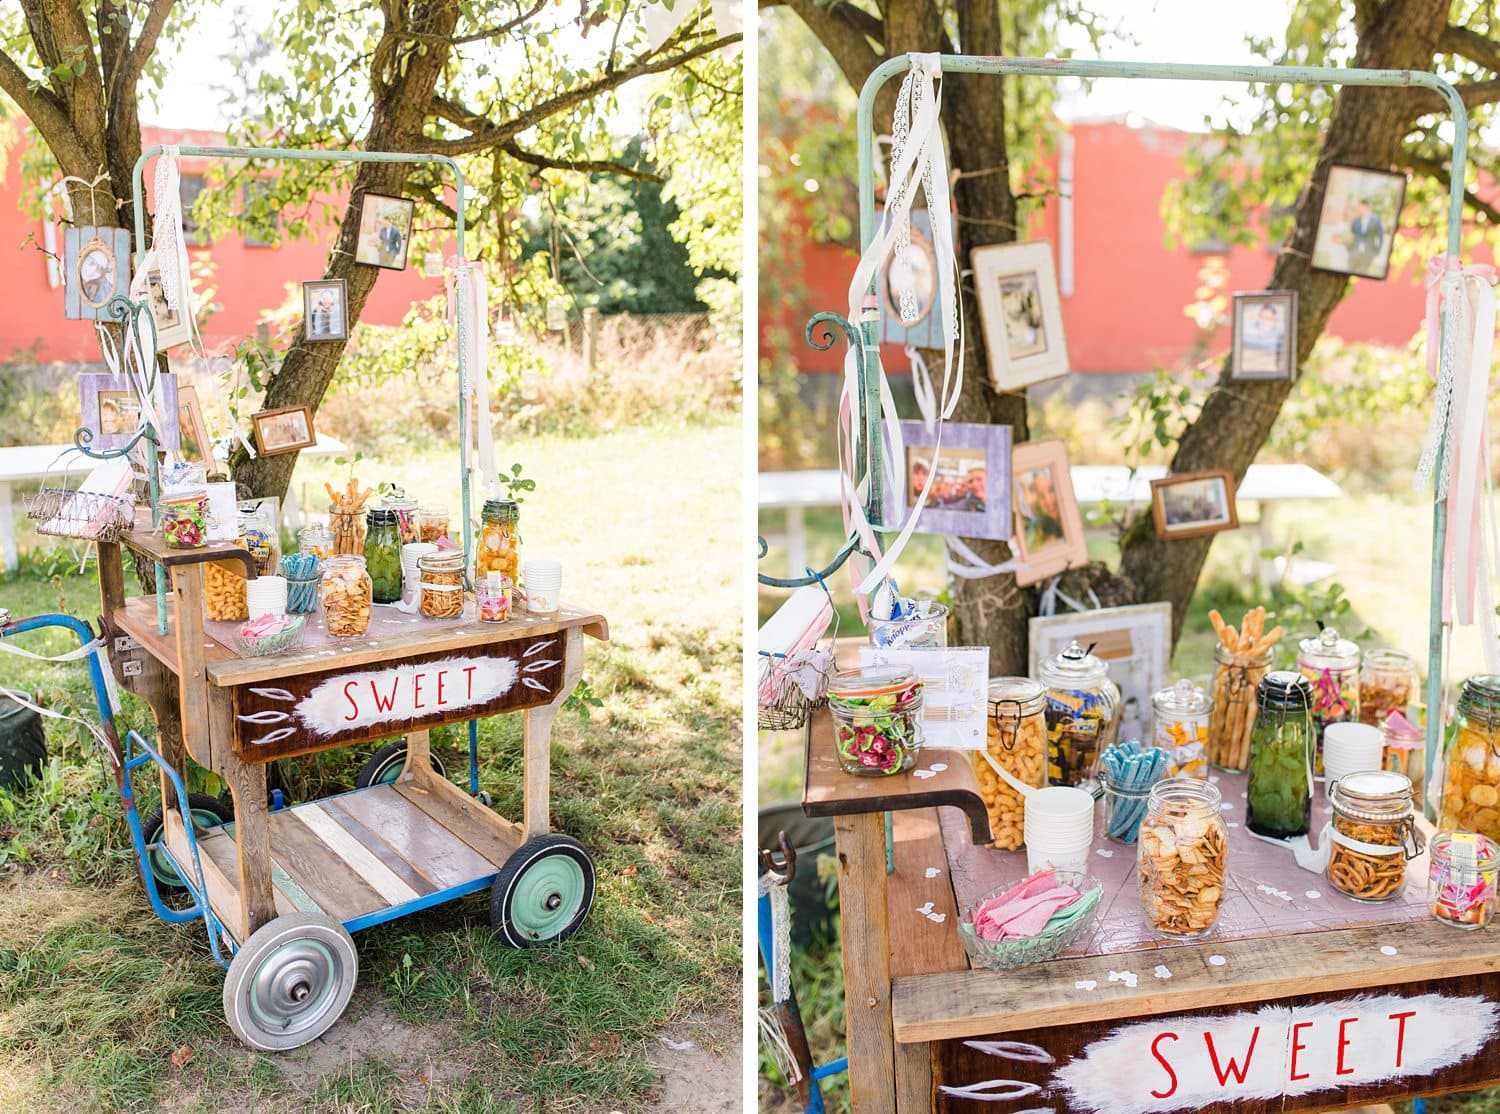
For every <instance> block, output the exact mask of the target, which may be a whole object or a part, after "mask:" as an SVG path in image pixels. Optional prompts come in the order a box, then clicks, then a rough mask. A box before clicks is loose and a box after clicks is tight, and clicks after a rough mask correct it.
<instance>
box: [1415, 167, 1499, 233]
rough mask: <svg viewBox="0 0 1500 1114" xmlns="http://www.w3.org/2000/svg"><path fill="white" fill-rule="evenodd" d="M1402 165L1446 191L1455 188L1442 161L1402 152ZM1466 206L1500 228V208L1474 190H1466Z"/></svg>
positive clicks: (1451, 176) (1451, 177)
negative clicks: (1426, 177)
mask: <svg viewBox="0 0 1500 1114" xmlns="http://www.w3.org/2000/svg"><path fill="white" fill-rule="evenodd" d="M1401 165H1403V166H1405V167H1406V168H1407V169H1408V170H1412V171H1415V172H1416V173H1418V174H1425V175H1427V176H1428V177H1430V178H1433V179H1436V180H1437V181H1438V182H1440V183H1441V184H1442V186H1443V188H1444V189H1452V188H1453V175H1452V174H1450V173H1449V172H1448V164H1447V163H1445V162H1443V160H1442V159H1433V158H1428V157H1427V156H1426V155H1419V154H1417V153H1416V152H1415V151H1403V152H1401ZM1464 204H1465V205H1467V206H1468V207H1469V208H1470V209H1473V210H1474V211H1475V212H1476V213H1479V214H1480V215H1481V216H1483V217H1484V218H1485V220H1487V221H1489V222H1490V223H1491V224H1493V225H1496V226H1497V227H1500V208H1497V207H1496V206H1494V205H1491V204H1490V203H1489V202H1488V201H1485V200H1484V199H1483V198H1481V197H1479V196H1478V195H1477V194H1476V193H1474V191H1473V190H1470V189H1465V190H1464Z"/></svg>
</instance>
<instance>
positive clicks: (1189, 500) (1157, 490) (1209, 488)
mask: <svg viewBox="0 0 1500 1114" xmlns="http://www.w3.org/2000/svg"><path fill="white" fill-rule="evenodd" d="M1151 518H1152V520H1153V521H1154V522H1155V523H1156V536H1157V537H1159V538H1196V537H1201V536H1202V535H1204V534H1217V533H1219V532H1220V531H1222V530H1234V529H1236V528H1237V527H1238V526H1239V524H1240V519H1239V514H1238V512H1237V511H1236V510H1235V506H1234V477H1233V476H1231V475H1230V474H1229V473H1228V472H1226V471H1223V470H1218V471H1209V472H1184V473H1182V474H1181V475H1178V476H1164V477H1162V478H1161V479H1159V480H1152V481H1151Z"/></svg>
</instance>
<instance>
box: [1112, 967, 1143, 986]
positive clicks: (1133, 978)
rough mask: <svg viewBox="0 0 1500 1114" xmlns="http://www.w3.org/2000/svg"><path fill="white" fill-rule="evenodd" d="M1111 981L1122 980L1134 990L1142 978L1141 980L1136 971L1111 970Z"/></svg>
mask: <svg viewBox="0 0 1500 1114" xmlns="http://www.w3.org/2000/svg"><path fill="white" fill-rule="evenodd" d="M1109 981H1110V982H1122V983H1124V984H1125V985H1126V986H1128V987H1130V989H1132V990H1134V989H1135V987H1136V984H1137V983H1139V982H1140V981H1141V980H1140V977H1139V976H1137V975H1136V973H1135V972H1134V971H1111V972H1110V973H1109Z"/></svg>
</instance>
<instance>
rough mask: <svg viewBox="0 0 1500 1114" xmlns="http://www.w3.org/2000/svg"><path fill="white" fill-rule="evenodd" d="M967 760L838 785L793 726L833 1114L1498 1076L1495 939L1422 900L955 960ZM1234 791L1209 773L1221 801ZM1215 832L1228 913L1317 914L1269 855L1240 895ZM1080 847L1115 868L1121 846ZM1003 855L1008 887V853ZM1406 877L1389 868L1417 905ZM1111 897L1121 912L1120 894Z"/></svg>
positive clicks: (1318, 1105)
mask: <svg viewBox="0 0 1500 1114" xmlns="http://www.w3.org/2000/svg"><path fill="white" fill-rule="evenodd" d="M970 763H971V759H970V757H969V755H968V754H966V753H963V752H958V751H942V750H924V751H922V752H921V754H920V755H919V757H918V762H917V766H916V770H918V771H935V772H933V773H932V774H931V776H927V777H917V776H915V773H914V772H913V773H906V774H901V775H898V776H896V777H893V778H888V779H887V778H855V777H849V776H847V775H845V774H844V773H843V772H842V771H841V770H840V769H839V766H838V761H837V756H836V753H835V750H834V745H833V734H832V730H831V724H830V720H829V718H828V716H827V714H826V713H824V714H820V715H817V716H815V717H814V719H813V723H812V725H811V729H810V731H809V734H808V746H807V754H806V780H805V782H804V794H803V807H804V809H805V810H806V811H807V813H808V814H809V815H812V816H831V817H833V819H834V825H835V832H836V835H837V850H838V878H839V903H840V911H841V921H840V930H841V933H842V944H843V965H844V972H843V973H844V994H845V999H844V1001H845V1017H846V1025H847V1032H848V1052H849V1082H850V1091H851V1094H852V1098H853V1105H854V1109H856V1110H859V1111H892V1110H897V1111H901V1112H903V1114H907V1112H910V1111H917V1110H927V1109H932V1110H939V1111H995V1110H1002V1111H1012V1112H1014V1111H1020V1110H1023V1109H1024V1110H1038V1111H1039V1110H1053V1111H1057V1112H1058V1114H1062V1112H1065V1111H1066V1112H1082V1111H1089V1112H1093V1114H1105V1112H1108V1114H1128V1112H1130V1111H1170V1110H1194V1111H1198V1112H1200V1114H1218V1112H1220V1111H1223V1112H1228V1111H1269V1110H1278V1111H1304V1110H1331V1109H1336V1108H1341V1107H1345V1106H1359V1105H1363V1104H1367V1103H1376V1102H1383V1101H1387V1100H1390V1099H1394V1098H1409V1097H1412V1096H1417V1095H1430V1094H1439V1093H1442V1092H1445V1091H1453V1090H1465V1089H1471V1088H1476V1087H1482V1086H1485V1085H1488V1084H1492V1083H1496V1082H1500V937H1497V936H1496V934H1495V932H1494V931H1493V930H1489V931H1479V932H1463V931H1460V930H1458V929H1454V928H1450V927H1448V926H1446V925H1443V924H1440V923H1438V922H1437V921H1434V920H1432V919H1431V918H1430V917H1429V916H1427V915H1426V911H1425V907H1423V908H1422V909H1421V912H1420V914H1419V915H1414V913H1413V910H1412V909H1411V908H1407V909H1406V910H1405V911H1403V910H1402V909H1400V908H1397V907H1370V914H1369V916H1370V917H1371V919H1372V923H1368V924H1363V925H1358V926H1353V927H1341V928H1329V927H1325V926H1324V925H1321V924H1314V923H1307V924H1305V925H1303V926H1302V928H1301V930H1300V931H1285V932H1278V933H1275V934H1267V935H1262V936H1258V937H1254V938H1241V939H1231V938H1225V937H1224V936H1223V935H1213V936H1209V937H1208V938H1206V939H1204V940H1202V941H1199V942H1193V943H1184V944H1178V945H1171V944H1169V943H1167V942H1163V943H1162V946H1159V947H1156V948H1146V949H1140V950H1133V951H1119V952H1114V953H1112V954H1083V955H1078V956H1076V957H1060V958H1058V959H1054V960H1051V961H1049V962H1046V963H1042V964H1039V965H1036V966H1033V967H1027V968H1023V969H1020V970H1016V971H989V970H983V969H971V968H970V965H969V962H968V957H967V955H966V954H965V952H964V949H963V946H962V944H961V943H960V941H959V937H958V932H957V929H956V921H957V919H958V916H959V913H960V912H961V911H962V909H963V908H964V907H965V906H966V905H968V904H969V903H971V902H972V901H973V900H974V899H975V898H976V897H977V896H978V895H979V893H980V892H982V891H983V890H984V889H986V888H989V887H991V886H993V884H994V876H995V872H996V871H998V870H1001V869H1003V868H1001V867H999V866H997V865H996V864H997V861H998V858H997V857H999V856H1001V853H1000V852H996V851H994V850H991V849H987V848H985V847H984V846H983V844H985V843H986V842H987V841H988V839H989V824H988V820H987V817H986V815H985V811H984V807H983V803H982V802H981V800H980V798H979V795H978V786H977V783H976V781H975V779H974V775H973V768H972V766H971V764H970ZM938 767H946V768H944V769H938ZM1242 781H1243V779H1242V778H1234V777H1230V776H1229V775H1223V776H1222V778H1221V782H1220V784H1221V788H1222V789H1224V791H1225V799H1226V801H1230V800H1235V801H1237V800H1238V790H1239V789H1241V788H1243V786H1242V784H1241V783H1242ZM1320 796H1321V795H1320ZM887 814H889V815H890V818H891V834H892V837H893V838H892V842H891V848H892V852H893V861H892V867H893V869H892V870H891V871H890V872H889V873H887V870H886V865H887V858H886V854H887V841H886V832H887V826H886V816H887ZM1230 815H1231V819H1236V817H1235V816H1234V814H1233V813H1231V814H1230ZM1234 838H1235V833H1234V832H1233V831H1232V832H1231V852H1230V876H1231V884H1232V885H1236V886H1238V887H1239V888H1240V889H1241V890H1248V891H1251V892H1250V893H1249V895H1248V897H1246V898H1245V900H1247V901H1253V902H1260V901H1263V902H1265V903H1268V904H1280V903H1281V902H1282V899H1283V897H1285V898H1288V899H1291V900H1293V901H1295V900H1296V899H1299V898H1303V897H1305V896H1310V895H1311V894H1312V893H1318V894H1320V898H1319V902H1326V899H1327V897H1328V896H1329V895H1328V894H1325V893H1323V891H1327V890H1329V889H1330V887H1329V885H1328V883H1327V881H1326V880H1325V879H1323V878H1321V877H1319V876H1318V875H1315V874H1311V873H1308V872H1305V871H1301V870H1299V869H1298V868H1296V867H1295V866H1293V865H1291V864H1290V862H1288V864H1287V867H1286V871H1285V874H1284V875H1282V876H1279V877H1277V878H1273V879H1271V880H1270V881H1269V883H1267V882H1264V881H1262V882H1261V883H1260V884H1261V885H1264V886H1265V887H1266V888H1267V889H1268V890H1271V891H1273V892H1272V893H1269V894H1266V893H1258V892H1255V891H1256V889H1257V887H1256V886H1255V885H1254V884H1253V883H1252V881H1249V880H1244V879H1239V878H1236V876H1235V868H1234V850H1233V848H1234ZM1101 847H1102V848H1104V849H1106V850H1107V851H1110V853H1112V854H1115V855H1120V856H1124V857H1127V858H1128V861H1129V862H1132V863H1133V862H1134V853H1135V849H1134V848H1133V847H1121V846H1115V845H1111V844H1106V843H1104V842H1103V841H1100V842H1098V843H1097V844H1096V850H1095V854H1097V853H1098V848H1101ZM1004 858H1005V859H1007V860H1011V862H1010V863H1009V868H1010V871H1011V874H1012V875H1013V876H1014V877H1016V878H1019V877H1020V876H1024V874H1025V865H1024V861H1025V859H1024V853H1022V854H1019V855H1014V856H1004ZM1424 871H1425V863H1424V862H1422V861H1417V862H1414V863H1412V864H1411V866H1410V868H1409V873H1408V884H1409V885H1410V886H1413V887H1416V890H1417V892H1418V893H1420V883H1421V879H1424V878H1425V873H1424ZM1275 891H1280V892H1279V893H1277V892H1275ZM1115 899H1116V900H1118V901H1122V902H1129V904H1130V906H1131V911H1134V904H1135V891H1134V889H1133V887H1132V888H1129V889H1128V890H1127V889H1124V888H1122V889H1121V890H1120V891H1119V893H1118V894H1117V895H1116V898H1115ZM1304 904H1306V905H1312V904H1315V902H1312V901H1307V902H1304ZM1126 915H1128V914H1126ZM1136 915H1137V916H1138V915H1139V914H1138V912H1137V913H1136ZM1382 921H1384V922H1385V923H1380V922H1382ZM1083 950H1084V951H1089V950H1091V949H1088V948H1084V949H1083ZM1093 950H1097V949H1093ZM1158 968H1160V970H1158ZM1132 983H1133V984H1134V985H1132ZM1252 1042H1254V1043H1253V1044H1252ZM1242 1076H1243V1078H1241V1077H1242ZM980 1096H987V1097H980ZM1006 1096H1009V1097H1006Z"/></svg>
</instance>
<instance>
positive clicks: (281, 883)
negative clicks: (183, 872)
mask: <svg viewBox="0 0 1500 1114" xmlns="http://www.w3.org/2000/svg"><path fill="white" fill-rule="evenodd" d="M213 834H214V838H213V839H210V840H207V841H205V842H204V843H200V844H199V845H198V846H199V850H202V851H204V852H205V853H207V854H209V855H211V856H212V857H213V859H214V861H215V862H216V863H217V864H218V866H219V868H220V869H221V870H223V871H225V872H227V873H228V874H229V875H231V876H232V875H233V874H234V872H235V871H236V870H238V869H239V867H238V862H239V860H238V857H237V853H236V851H235V849H234V825H233V824H232V823H231V824H222V825H220V826H219V827H217V828H215V829H214V831H213ZM220 837H222V838H220ZM271 883H272V885H274V886H275V887H276V912H277V913H278V914H286V913H321V912H323V908H322V907H321V906H320V905H319V904H318V903H317V902H316V901H314V900H313V899H312V897H311V896H310V895H309V894H308V893H307V891H306V890H304V889H303V888H302V887H301V886H299V885H297V883H296V882H294V881H292V877H291V875H289V874H288V873H287V872H286V871H285V870H283V869H282V867H281V865H280V864H279V863H277V862H276V860H275V859H272V860H271Z"/></svg>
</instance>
